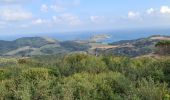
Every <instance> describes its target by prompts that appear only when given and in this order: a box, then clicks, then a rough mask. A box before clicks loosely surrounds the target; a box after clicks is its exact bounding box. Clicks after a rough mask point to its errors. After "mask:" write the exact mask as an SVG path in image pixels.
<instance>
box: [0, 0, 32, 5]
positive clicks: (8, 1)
mask: <svg viewBox="0 0 170 100" xmlns="http://www.w3.org/2000/svg"><path fill="white" fill-rule="evenodd" d="M30 1H32V0H0V3H6V4H16V3H25V2H30Z"/></svg>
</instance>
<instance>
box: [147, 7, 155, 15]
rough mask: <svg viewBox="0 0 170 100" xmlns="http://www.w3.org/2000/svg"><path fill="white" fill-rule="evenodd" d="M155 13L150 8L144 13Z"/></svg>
mask: <svg viewBox="0 0 170 100" xmlns="http://www.w3.org/2000/svg"><path fill="white" fill-rule="evenodd" d="M154 12H155V9H154V8H150V9H148V10H147V11H146V13H147V14H152V13H154Z"/></svg>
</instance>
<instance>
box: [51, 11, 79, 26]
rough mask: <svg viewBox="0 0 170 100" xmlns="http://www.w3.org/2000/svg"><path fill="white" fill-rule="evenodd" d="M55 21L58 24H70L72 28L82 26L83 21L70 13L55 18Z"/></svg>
mask: <svg viewBox="0 0 170 100" xmlns="http://www.w3.org/2000/svg"><path fill="white" fill-rule="evenodd" d="M53 20H54V21H55V22H56V23H58V24H63V23H65V24H68V25H71V26H75V25H81V24H82V21H81V20H80V18H79V17H78V16H76V15H73V14H69V13H66V14H63V15H60V16H53Z"/></svg>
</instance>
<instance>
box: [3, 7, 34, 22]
mask: <svg viewBox="0 0 170 100" xmlns="http://www.w3.org/2000/svg"><path fill="white" fill-rule="evenodd" d="M0 12H1V13H0V19H1V20H5V21H22V20H27V19H31V18H32V13H30V12H26V11H23V10H21V9H1V10H0Z"/></svg>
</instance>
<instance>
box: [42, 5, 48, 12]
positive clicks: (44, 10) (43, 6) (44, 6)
mask: <svg viewBox="0 0 170 100" xmlns="http://www.w3.org/2000/svg"><path fill="white" fill-rule="evenodd" d="M48 9H49V8H48V6H47V5H46V4H43V5H41V11H42V12H48Z"/></svg>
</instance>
